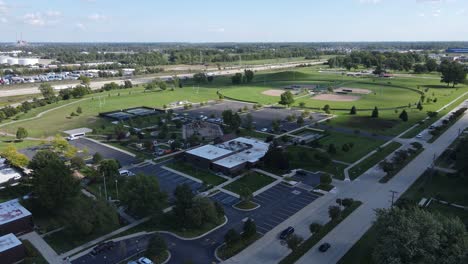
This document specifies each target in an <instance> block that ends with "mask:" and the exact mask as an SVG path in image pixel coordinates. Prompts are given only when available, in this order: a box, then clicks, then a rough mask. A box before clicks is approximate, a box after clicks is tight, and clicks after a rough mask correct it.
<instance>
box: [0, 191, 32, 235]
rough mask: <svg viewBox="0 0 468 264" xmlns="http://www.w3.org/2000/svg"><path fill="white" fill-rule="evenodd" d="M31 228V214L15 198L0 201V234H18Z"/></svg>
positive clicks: (29, 230)
mask: <svg viewBox="0 0 468 264" xmlns="http://www.w3.org/2000/svg"><path fill="white" fill-rule="evenodd" d="M32 230H33V220H32V214H31V212H29V211H28V210H27V209H26V208H24V207H23V206H22V205H21V204H20V203H19V201H18V200H17V199H15V200H11V201H7V202H4V203H0V235H5V234H9V233H13V234H15V235H18V234H23V233H27V232H31V231H32Z"/></svg>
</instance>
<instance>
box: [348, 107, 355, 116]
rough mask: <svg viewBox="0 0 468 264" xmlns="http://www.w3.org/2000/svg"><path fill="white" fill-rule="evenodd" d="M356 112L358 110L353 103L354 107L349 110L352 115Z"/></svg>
mask: <svg viewBox="0 0 468 264" xmlns="http://www.w3.org/2000/svg"><path fill="white" fill-rule="evenodd" d="M356 112H357V110H356V106H354V105H353V107H351V110H350V111H349V114H350V115H355V114H356Z"/></svg>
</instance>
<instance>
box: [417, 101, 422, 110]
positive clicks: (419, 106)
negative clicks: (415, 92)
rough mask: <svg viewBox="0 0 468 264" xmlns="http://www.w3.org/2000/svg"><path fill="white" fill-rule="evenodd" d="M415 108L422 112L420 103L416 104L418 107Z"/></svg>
mask: <svg viewBox="0 0 468 264" xmlns="http://www.w3.org/2000/svg"><path fill="white" fill-rule="evenodd" d="M416 108H417V109H418V110H419V111H421V110H423V106H422V103H421V101H419V102H418V105H417V106H416Z"/></svg>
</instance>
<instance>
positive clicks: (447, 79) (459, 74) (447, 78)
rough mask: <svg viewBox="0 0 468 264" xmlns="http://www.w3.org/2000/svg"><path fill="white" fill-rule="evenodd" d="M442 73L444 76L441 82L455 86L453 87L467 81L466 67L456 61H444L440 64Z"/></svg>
mask: <svg viewBox="0 0 468 264" xmlns="http://www.w3.org/2000/svg"><path fill="white" fill-rule="evenodd" d="M439 70H440V73H441V74H442V77H441V80H440V81H441V82H444V83H446V84H447V86H449V85H450V83H452V84H453V87H455V85H457V84H459V83H463V82H464V81H465V80H466V74H467V72H466V70H465V68H464V66H463V65H462V64H460V63H458V62H456V61H452V62H448V61H444V62H442V63H441V64H440V67H439Z"/></svg>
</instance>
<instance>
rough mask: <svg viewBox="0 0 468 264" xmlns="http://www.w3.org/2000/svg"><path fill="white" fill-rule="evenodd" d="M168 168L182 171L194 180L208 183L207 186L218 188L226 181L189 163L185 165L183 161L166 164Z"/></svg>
mask: <svg viewBox="0 0 468 264" xmlns="http://www.w3.org/2000/svg"><path fill="white" fill-rule="evenodd" d="M166 166H167V167H169V168H171V169H174V170H177V171H180V172H182V173H185V174H188V175H190V176H192V177H194V178H197V179H199V180H201V181H203V182H204V183H207V184H210V185H213V186H217V185H219V184H221V183H223V182H225V181H226V179H224V178H222V177H220V176H218V175H216V174H214V173H212V172H210V171H208V170H205V169H201V168H196V167H194V166H192V165H191V164H188V163H184V162H182V161H175V162H171V163H168V164H166Z"/></svg>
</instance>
